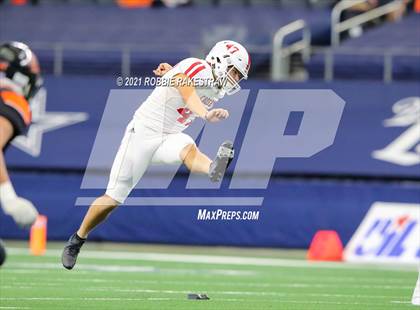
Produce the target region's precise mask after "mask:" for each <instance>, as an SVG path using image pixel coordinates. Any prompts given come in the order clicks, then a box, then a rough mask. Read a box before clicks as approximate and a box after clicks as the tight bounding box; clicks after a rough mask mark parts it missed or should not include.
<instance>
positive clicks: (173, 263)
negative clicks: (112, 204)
mask: <svg viewBox="0 0 420 310" xmlns="http://www.w3.org/2000/svg"><path fill="white" fill-rule="evenodd" d="M7 245H8V250H9V255H8V260H7V262H6V264H5V265H4V266H3V267H2V268H1V269H0V309H119V310H125V309H171V310H173V309H217V310H220V309H241V310H242V309H252V310H256V309H281V310H283V309H284V310H286V309H299V310H300V309H303V310H304V309H320V310H328V309H332V310H339V309H366V310H372V309H381V310H382V309H416V307H414V306H411V304H410V299H411V294H412V291H413V287H414V284H415V282H416V279H417V272H416V268H415V267H412V268H407V267H404V268H401V267H395V266H393V267H392V266H374V267H369V266H358V265H349V264H331V263H321V264H319V263H318V264H313V263H312V264H309V263H307V262H306V261H304V260H302V258H303V257H304V253H303V252H296V251H294V252H287V251H275V250H244V249H232V248H231V249H226V248H188V247H175V246H170V247H162V246H123V245H109V244H108V245H95V244H87V246H86V247H85V248H84V251H82V254H81V256H80V259H79V261H78V265H77V267H76V269H75V270H72V271H68V270H65V269H63V268H62V267H61V264H60V257H59V255H60V252H61V251H60V249H59V247H61V244H53V245H50V246H49V248H52V249H50V250H49V251H48V252H47V253H46V255H45V256H42V257H33V256H30V255H28V254H27V250H26V249H25V248H23V246H24V244H21V243H18V244H16V243H10V242H9V243H7ZM299 258H300V259H299ZM188 293H206V294H208V296H209V297H210V298H211V299H210V300H187V294H188Z"/></svg>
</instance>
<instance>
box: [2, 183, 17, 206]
mask: <svg viewBox="0 0 420 310" xmlns="http://www.w3.org/2000/svg"><path fill="white" fill-rule="evenodd" d="M15 198H17V195H16V192H15V189H14V188H13V185H12V183H10V181H6V182H4V183H1V184H0V203H1V204H2V205H4V202H5V201H7V200H10V199H15Z"/></svg>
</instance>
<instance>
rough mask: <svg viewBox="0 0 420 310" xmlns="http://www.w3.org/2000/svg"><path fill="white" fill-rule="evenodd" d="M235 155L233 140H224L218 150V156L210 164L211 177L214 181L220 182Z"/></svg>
mask: <svg viewBox="0 0 420 310" xmlns="http://www.w3.org/2000/svg"><path fill="white" fill-rule="evenodd" d="M234 155H235V150H234V149H233V143H232V142H231V141H225V142H223V143H222V145H221V146H220V147H219V150H218V151H217V155H216V158H215V159H214V160H213V162H212V163H211V164H210V171H209V177H210V180H211V181H212V182H219V181H220V180H221V179H222V178H223V176H224V175H225V172H226V169H227V168H228V167H229V165H230V163H231V162H232V160H233V157H234Z"/></svg>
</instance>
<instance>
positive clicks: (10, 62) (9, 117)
mask: <svg viewBox="0 0 420 310" xmlns="http://www.w3.org/2000/svg"><path fill="white" fill-rule="evenodd" d="M41 86H42V79H41V76H40V67H39V63H38V60H37V58H36V56H35V54H34V53H33V52H32V51H31V50H30V48H29V47H28V46H27V45H25V44H23V43H20V42H8V43H4V44H1V45H0V148H1V152H0V204H1V207H2V209H3V211H4V212H5V213H6V214H7V215H10V216H11V217H13V219H14V220H15V222H16V223H17V224H18V225H19V226H21V227H29V226H31V225H32V224H33V223H34V221H35V220H36V217H37V216H38V212H37V210H36V208H35V207H34V206H33V204H32V203H31V202H30V201H29V200H27V199H24V198H22V197H19V196H18V195H17V194H16V192H15V190H14V188H13V185H12V183H11V181H10V178H9V175H8V172H7V167H6V162H5V159H4V151H5V150H6V148H7V147H8V145H9V144H10V142H11V141H12V140H13V139H14V138H15V137H16V136H18V135H21V134H23V133H25V131H26V129H27V127H28V126H29V125H30V123H31V118H32V116H31V107H30V105H29V101H30V100H31V98H33V97H34V95H35V94H36V92H37V91H38V90H39V88H40V87H41Z"/></svg>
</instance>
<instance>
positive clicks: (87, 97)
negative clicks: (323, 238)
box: [6, 77, 420, 177]
mask: <svg viewBox="0 0 420 310" xmlns="http://www.w3.org/2000/svg"><path fill="white" fill-rule="evenodd" d="M46 86H47V88H48V100H47V101H48V103H47V110H48V111H73V112H87V113H88V114H89V120H88V121H87V122H83V123H79V124H76V125H72V126H69V127H65V128H62V129H58V130H54V131H51V132H48V133H46V134H45V135H44V140H43V145H42V153H41V155H40V157H37V158H34V157H32V156H29V155H28V154H26V153H24V152H22V151H20V150H18V149H16V148H14V147H12V148H10V150H9V151H8V153H7V156H6V159H7V161H8V163H9V165H11V166H15V167H26V168H31V167H32V168H36V167H42V168H60V167H61V168H71V169H84V168H85V167H86V164H87V161H88V159H89V155H90V152H91V149H92V146H93V142H94V139H95V137H96V133H97V130H98V127H99V122H100V120H101V117H102V114H103V111H104V107H105V103H106V100H107V97H108V93H109V90H110V89H111V88H115V87H116V86H115V80H114V79H111V78H103V77H96V78H94V77H91V78H86V77H84V78H80V77H66V78H53V77H47V78H46ZM244 88H250V89H251V93H250V96H249V99H248V103H247V106H246V112H245V113H247V114H248V115H249V113H251V112H252V109H253V105H254V101H255V98H256V95H257V92H258V90H259V89H265V88H274V89H279V90H282V89H325V88H326V89H332V90H334V91H335V92H336V93H337V94H338V95H339V96H340V97H341V98H343V100H344V101H346V107H345V110H344V114H343V117H342V120H341V124H340V127H339V129H338V132H337V136H336V139H335V143H334V144H333V145H332V146H331V147H329V148H327V149H326V150H324V151H322V152H320V153H318V154H316V155H315V156H313V157H312V158H309V159H304V158H301V159H294V158H283V159H278V160H277V163H276V166H275V172H277V173H280V174H282V173H300V174H302V173H313V174H333V175H340V174H348V175H355V176H358V175H363V176H377V175H379V176H394V177H410V176H411V177H419V175H420V171H419V170H420V169H418V165H417V166H415V167H413V166H402V165H397V164H394V163H389V162H386V161H381V160H377V159H374V158H373V157H372V152H373V151H375V150H381V149H383V148H385V147H386V146H388V145H389V144H390V143H391V142H393V141H395V139H397V138H398V137H400V136H401V134H403V133H404V132H405V131H406V130H407V129H408V128H409V126H401V127H384V125H383V121H384V120H385V119H388V118H391V117H393V116H394V113H393V112H392V106H393V105H394V104H395V103H396V102H397V101H399V100H401V99H404V98H407V97H420V89H419V87H418V84H417V83H393V84H390V85H385V84H382V83H380V82H347V83H345V82H337V83H322V82H319V83H316V82H311V83H263V82H256V81H249V82H248V83H246V84H244ZM227 100H229V99H228V98H227V99H225V101H227ZM279 104H281V102H280V103H279ZM313 104H317V103H316V102H313ZM267 113H269V111H267ZM248 120H249V118H246V117H245V118H244V119H243V120H242V123H241V127H240V128H239V135H238V138H237V142H238V143H240V142H241V141H242V140H243V137H244V133H245V129H246V128H247V124H248ZM121 130H123V129H121ZM75 137H77V139H75ZM261 139H270V136H269V135H262V137H261Z"/></svg>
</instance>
